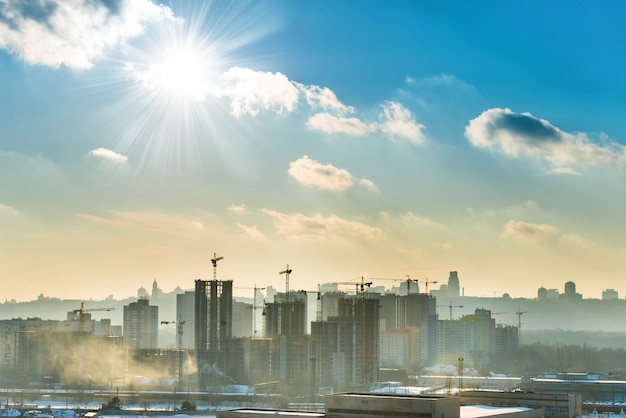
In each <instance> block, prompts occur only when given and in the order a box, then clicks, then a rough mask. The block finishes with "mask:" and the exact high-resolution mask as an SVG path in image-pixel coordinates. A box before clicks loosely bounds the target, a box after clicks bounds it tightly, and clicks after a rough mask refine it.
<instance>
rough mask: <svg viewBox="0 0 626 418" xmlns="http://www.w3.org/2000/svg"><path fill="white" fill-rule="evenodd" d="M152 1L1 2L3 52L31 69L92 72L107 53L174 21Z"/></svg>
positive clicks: (0, 29)
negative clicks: (156, 25) (148, 27)
mask: <svg viewBox="0 0 626 418" xmlns="http://www.w3.org/2000/svg"><path fill="white" fill-rule="evenodd" d="M172 18H173V15H172V11H171V10H170V9H169V8H168V7H166V6H162V5H157V4H154V3H153V2H151V1H149V0H113V1H106V2H105V1H93V0H47V1H29V0H15V1H8V2H6V1H4V2H0V48H2V49H5V50H7V51H9V52H11V53H14V54H16V55H17V56H18V57H19V58H20V59H22V60H24V61H25V62H27V63H29V64H36V65H46V66H50V67H59V66H61V65H65V66H67V67H71V68H89V67H91V66H92V65H93V61H94V60H96V59H98V58H100V57H102V56H103V55H104V54H105V52H106V51H107V50H108V49H110V48H113V47H115V46H116V45H118V44H120V43H122V42H124V41H125V40H126V39H129V38H132V37H134V36H137V35H139V34H141V33H142V32H143V31H144V28H145V25H146V24H147V23H150V22H156V21H160V20H163V19H172Z"/></svg>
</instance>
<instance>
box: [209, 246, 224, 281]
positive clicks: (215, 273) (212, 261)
mask: <svg viewBox="0 0 626 418" xmlns="http://www.w3.org/2000/svg"><path fill="white" fill-rule="evenodd" d="M223 259H224V257H222V256H220V257H218V256H217V254H216V253H213V258H212V259H211V263H213V280H217V262H218V261H220V260H223Z"/></svg>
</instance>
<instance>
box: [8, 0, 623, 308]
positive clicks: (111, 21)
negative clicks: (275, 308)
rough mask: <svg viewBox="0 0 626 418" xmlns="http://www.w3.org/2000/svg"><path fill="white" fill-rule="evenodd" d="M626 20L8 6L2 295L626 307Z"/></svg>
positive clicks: (385, 9) (278, 4)
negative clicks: (460, 292) (219, 282)
mask: <svg viewBox="0 0 626 418" xmlns="http://www.w3.org/2000/svg"><path fill="white" fill-rule="evenodd" d="M625 7H626V6H625V5H624V4H621V3H617V2H614V3H610V7H594V5H593V4H592V3H590V2H574V3H568V5H567V7H566V8H564V7H563V6H562V4H561V3H559V2H549V3H545V2H537V1H531V2H526V3H509V2H496V1H481V2H478V3H467V2H460V1H459V2H457V1H447V2H414V1H394V2H380V1H359V2H334V1H298V2H289V1H279V0H268V1H255V2H226V1H210V2H183V1H168V2H152V1H149V0H134V1H131V0H115V1H104V0H102V1H90V0H51V1H47V2H45V3H43V2H30V1H25V0H15V1H10V2H8V3H3V4H1V5H0V97H1V98H2V100H0V125H1V126H2V131H1V133H0V280H1V282H2V284H3V292H2V296H4V297H5V298H8V299H16V300H18V301H27V300H32V299H35V298H36V297H37V295H40V294H45V295H48V296H58V297H63V298H67V299H70V298H79V299H88V298H102V297H103V296H105V295H109V294H110V295H113V296H115V297H120V298H121V297H127V296H131V295H135V294H136V289H137V288H138V287H139V286H145V287H148V286H150V284H151V283H152V282H153V280H155V279H156V280H158V282H159V284H160V286H161V288H163V289H164V290H166V291H168V292H169V291H170V290H172V289H174V288H175V287H177V286H180V287H182V288H189V287H191V284H192V283H193V281H194V280H196V279H210V278H212V276H213V270H212V265H211V258H212V257H213V256H214V254H218V255H220V256H223V257H224V259H223V260H222V261H221V262H220V264H219V268H218V274H217V275H218V278H219V279H228V280H230V279H232V280H234V281H235V283H236V284H235V286H240V287H252V286H254V285H255V284H256V283H263V285H270V284H271V285H273V286H274V287H276V288H281V289H282V287H283V286H284V281H283V280H284V278H283V277H282V276H281V275H279V271H281V270H284V269H285V266H286V265H287V264H289V265H290V266H291V268H292V269H293V273H292V275H291V288H292V289H305V290H308V289H314V288H315V286H316V285H317V284H318V283H324V282H332V281H352V280H357V278H359V277H361V276H364V277H366V278H368V277H372V278H374V277H380V278H402V277H406V276H407V275H409V276H411V277H412V278H415V279H422V278H426V277H428V278H429V279H430V280H438V281H440V283H442V282H444V281H445V279H446V278H447V277H448V273H449V271H452V270H454V271H458V272H459V275H460V276H461V277H462V280H463V285H464V288H465V289H466V292H465V293H466V294H472V295H477V296H481V295H489V296H491V295H498V296H500V295H502V293H504V292H508V293H510V294H511V295H512V296H517V297H534V296H536V291H537V289H538V288H539V287H541V286H544V287H546V288H561V287H562V285H563V283H564V282H566V281H570V280H571V281H574V282H576V285H577V289H578V291H579V292H580V293H583V294H584V295H585V297H596V298H599V297H600V295H601V292H602V290H604V289H607V288H614V289H616V290H617V291H619V293H620V294H621V295H623V294H624V293H625V292H626V288H624V285H623V284H622V283H623V274H624V273H623V272H624V271H625V267H626V257H625V255H626V238H625V237H626V233H625V232H626V230H625V229H626V224H625V223H624V222H623V213H624V210H625V209H626V200H625V199H626V195H625V194H624V193H623V190H624V169H625V162H626V151H625V149H626V148H625V146H624V142H625V141H626V126H625V125H624V123H623V115H624V112H625V111H626V101H625V100H624V98H625V97H626V83H624V80H623V78H624V75H623V74H624V72H623V68H624V64H625V63H624V60H625V58H624V55H623V54H621V53H619V51H621V48H620V47H621V46H622V45H623V42H624V39H625V37H626V36H625V33H624V28H623V24H622V21H621V20H622V19H621V17H622V16H623V15H624V13H623V12H624V8H625ZM386 285H389V284H386ZM249 293H250V292H249Z"/></svg>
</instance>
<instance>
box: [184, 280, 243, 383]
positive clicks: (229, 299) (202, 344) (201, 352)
mask: <svg viewBox="0 0 626 418" xmlns="http://www.w3.org/2000/svg"><path fill="white" fill-rule="evenodd" d="M232 319H233V281H232V280H196V282H195V302H194V321H193V322H194V340H195V348H196V361H197V365H198V385H199V388H200V389H205V388H206V387H207V386H208V384H209V378H210V375H211V374H212V373H213V374H215V373H220V372H223V371H224V370H225V369H226V368H228V365H227V364H226V359H227V352H226V345H225V344H224V342H225V341H226V340H228V339H230V338H232V335H233V321H232ZM215 369H217V370H215Z"/></svg>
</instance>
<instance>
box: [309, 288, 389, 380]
mask: <svg viewBox="0 0 626 418" xmlns="http://www.w3.org/2000/svg"><path fill="white" fill-rule="evenodd" d="M323 297H324V296H322V298H323ZM379 323H380V295H378V294H373V293H364V294H361V295H354V296H353V295H345V296H344V298H343V299H340V300H339V304H338V315H337V316H335V317H329V318H328V319H327V320H325V321H314V322H312V323H311V338H312V344H313V347H312V350H311V351H312V354H313V356H315V367H316V368H315V375H316V376H317V383H318V384H319V386H334V387H335V388H345V387H369V384H371V383H372V382H375V381H376V380H377V379H378V368H379V355H380V353H379V342H380V337H379Z"/></svg>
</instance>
